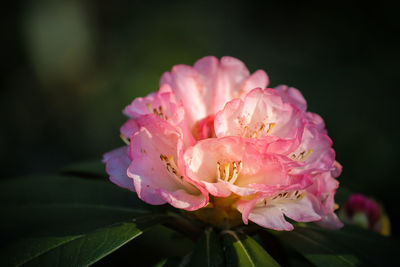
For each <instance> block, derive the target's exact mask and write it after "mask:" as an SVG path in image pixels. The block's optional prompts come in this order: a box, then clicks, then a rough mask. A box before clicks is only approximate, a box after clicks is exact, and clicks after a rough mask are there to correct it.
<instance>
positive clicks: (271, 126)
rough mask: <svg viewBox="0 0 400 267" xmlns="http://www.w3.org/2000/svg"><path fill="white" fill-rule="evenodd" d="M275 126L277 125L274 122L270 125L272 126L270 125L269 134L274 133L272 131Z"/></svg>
mask: <svg viewBox="0 0 400 267" xmlns="http://www.w3.org/2000/svg"><path fill="white" fill-rule="evenodd" d="M275 125H276V123H274V122H272V123H270V124H269V125H268V130H267V134H269V133H270V132H271V131H272V129H274V128H275Z"/></svg>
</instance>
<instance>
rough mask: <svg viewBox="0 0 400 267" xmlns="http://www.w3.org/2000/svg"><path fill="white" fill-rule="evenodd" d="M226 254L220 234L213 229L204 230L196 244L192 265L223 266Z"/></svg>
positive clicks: (205, 266) (204, 266)
mask: <svg viewBox="0 0 400 267" xmlns="http://www.w3.org/2000/svg"><path fill="white" fill-rule="evenodd" d="M223 256H224V254H223V251H222V247H221V244H220V241H219V239H218V236H217V235H216V234H215V232H214V231H213V230H212V229H207V230H205V231H204V233H203V235H202V237H201V238H200V239H199V241H198V242H197V244H196V247H195V249H194V250H193V255H192V257H191V261H190V264H189V265H190V266H194V267H196V266H199V267H201V266H203V267H219V266H223V263H224V258H223Z"/></svg>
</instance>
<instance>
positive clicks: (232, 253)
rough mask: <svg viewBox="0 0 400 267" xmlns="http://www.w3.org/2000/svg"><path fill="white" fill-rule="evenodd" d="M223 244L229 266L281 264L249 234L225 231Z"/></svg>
mask: <svg viewBox="0 0 400 267" xmlns="http://www.w3.org/2000/svg"><path fill="white" fill-rule="evenodd" d="M223 245H224V250H225V260H226V263H227V266H280V265H279V264H278V263H277V262H276V261H275V260H274V259H273V258H272V257H271V256H270V255H269V254H268V252H267V251H265V250H264V249H263V248H262V247H261V246H260V245H259V244H258V243H257V242H256V241H255V240H254V239H252V238H251V237H250V236H248V235H244V234H240V233H237V232H233V231H225V232H224V233H223Z"/></svg>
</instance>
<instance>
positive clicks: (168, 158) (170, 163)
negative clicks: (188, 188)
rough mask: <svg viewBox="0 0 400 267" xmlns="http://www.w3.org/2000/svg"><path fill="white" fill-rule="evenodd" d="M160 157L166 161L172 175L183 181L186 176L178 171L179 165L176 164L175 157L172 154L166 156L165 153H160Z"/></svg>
mask: <svg viewBox="0 0 400 267" xmlns="http://www.w3.org/2000/svg"><path fill="white" fill-rule="evenodd" d="M160 159H161V161H164V162H165V165H166V168H167V171H168V173H169V174H171V176H172V177H173V178H175V179H176V180H178V181H179V182H182V181H183V178H184V177H183V176H182V175H180V173H179V171H178V166H176V164H175V161H174V157H173V156H171V155H168V156H165V155H163V154H160Z"/></svg>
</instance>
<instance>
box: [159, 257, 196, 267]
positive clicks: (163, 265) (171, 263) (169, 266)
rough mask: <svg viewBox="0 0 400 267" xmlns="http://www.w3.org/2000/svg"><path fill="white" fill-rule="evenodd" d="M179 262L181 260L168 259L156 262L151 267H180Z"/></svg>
mask: <svg viewBox="0 0 400 267" xmlns="http://www.w3.org/2000/svg"><path fill="white" fill-rule="evenodd" d="M181 262H182V259H179V258H168V259H163V260H161V261H159V262H157V263H156V264H155V265H153V267H176V266H180V264H181ZM189 266H191V265H189Z"/></svg>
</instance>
